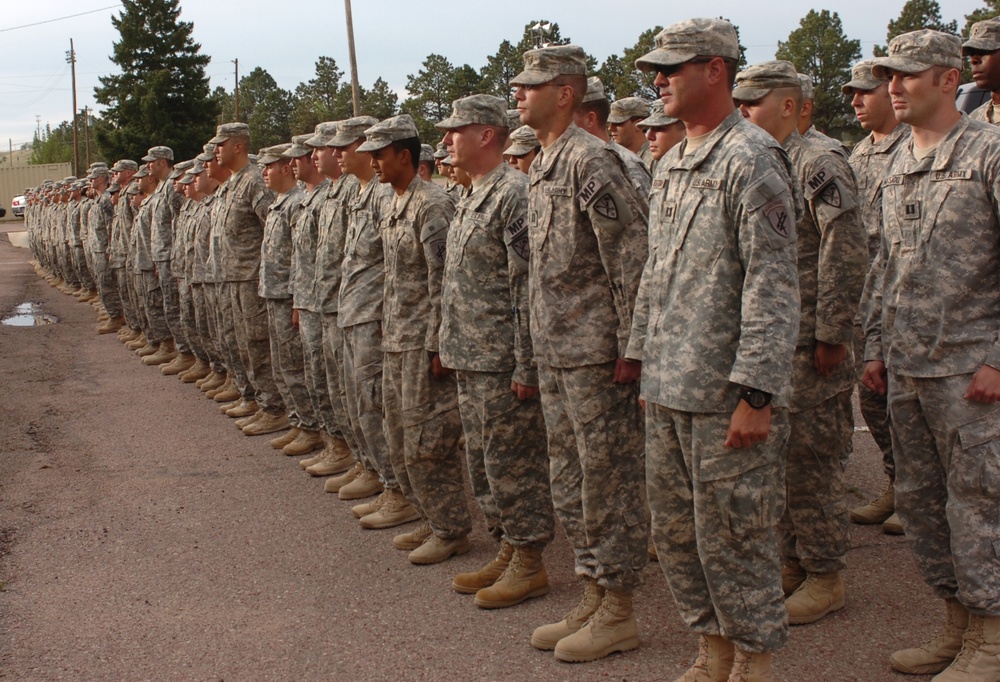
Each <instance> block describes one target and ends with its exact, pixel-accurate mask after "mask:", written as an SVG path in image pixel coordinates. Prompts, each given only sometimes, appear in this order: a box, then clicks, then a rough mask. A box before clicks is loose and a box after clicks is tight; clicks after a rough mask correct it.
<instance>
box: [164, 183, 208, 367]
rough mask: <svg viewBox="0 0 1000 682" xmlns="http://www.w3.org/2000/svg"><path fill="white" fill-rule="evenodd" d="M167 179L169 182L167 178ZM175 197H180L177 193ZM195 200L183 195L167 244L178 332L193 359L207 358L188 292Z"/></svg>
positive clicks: (189, 287)
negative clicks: (172, 236) (168, 243)
mask: <svg viewBox="0 0 1000 682" xmlns="http://www.w3.org/2000/svg"><path fill="white" fill-rule="evenodd" d="M168 182H172V180H171V181H168ZM176 194H178V196H182V195H181V193H179V192H177V193H176ZM195 203H196V202H194V201H192V200H191V199H188V198H186V197H185V198H183V200H182V202H181V205H180V208H179V209H178V211H177V217H176V218H174V238H173V240H172V242H171V246H170V274H171V276H172V277H173V278H174V281H176V282H177V301H178V309H179V314H180V323H181V333H182V334H183V335H184V342H185V344H186V345H185V348H186V349H187V352H188V353H191V354H192V355H194V356H195V357H196V358H199V359H201V360H207V359H208V356H207V355H206V353H205V350H204V343H203V342H202V340H201V336H200V335H199V334H198V322H197V319H196V317H195V312H194V297H193V296H192V293H191V280H190V279H189V277H188V276H189V272H190V267H189V265H188V258H189V257H190V249H191V233H192V230H193V229H194V225H193V222H192V218H193V217H194V207H195Z"/></svg>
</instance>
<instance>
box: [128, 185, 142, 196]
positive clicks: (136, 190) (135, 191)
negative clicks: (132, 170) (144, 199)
mask: <svg viewBox="0 0 1000 682" xmlns="http://www.w3.org/2000/svg"><path fill="white" fill-rule="evenodd" d="M138 193H139V185H137V184H136V183H134V182H132V183H129V186H128V187H127V188H126V189H125V194H128V195H129V196H135V195H136V194H138Z"/></svg>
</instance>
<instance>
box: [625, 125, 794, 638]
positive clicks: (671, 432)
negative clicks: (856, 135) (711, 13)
mask: <svg viewBox="0 0 1000 682" xmlns="http://www.w3.org/2000/svg"><path fill="white" fill-rule="evenodd" d="M688 145H689V143H688V142H682V143H681V144H678V145H677V146H675V147H674V148H673V149H671V150H670V151H669V152H667V154H666V155H665V156H664V157H663V159H662V163H660V164H658V165H657V172H656V177H655V178H654V179H653V191H652V194H651V198H650V220H649V229H650V232H649V234H650V236H649V247H650V256H649V260H648V262H647V263H646V266H645V268H644V270H643V274H642V284H641V286H640V289H639V294H638V299H637V301H636V306H635V316H634V322H633V328H632V337H631V340H630V341H629V346H628V353H627V355H626V357H628V358H633V359H636V360H642V361H643V368H642V393H641V395H642V397H643V398H644V399H645V400H646V475H647V479H648V480H647V489H648V491H649V507H650V511H651V512H652V518H653V520H652V526H653V540H654V541H655V543H656V547H657V550H658V553H659V556H660V566H661V568H662V569H663V574H664V575H665V576H666V579H667V582H668V583H669V585H670V588H671V592H672V593H673V595H674V599H675V600H676V602H677V604H678V607H679V608H680V611H681V616H682V617H683V619H684V621H685V622H686V623H687V624H688V626H689V627H691V629H692V630H694V631H696V632H698V633H699V634H702V635H721V636H723V637H725V638H726V639H728V640H730V641H731V642H733V643H735V644H736V645H737V647H739V648H741V649H744V650H746V651H754V652H761V651H771V650H773V649H776V648H778V647H779V646H781V645H782V644H783V643H784V642H785V640H786V638H787V625H786V612H785V604H784V597H783V595H782V591H781V585H780V581H779V572H780V569H779V563H780V562H779V556H778V546H777V541H776V537H775V524H776V523H777V521H778V519H779V518H780V517H781V514H782V512H783V509H784V492H785V489H784V463H783V461H782V451H783V448H784V445H785V441H786V439H787V438H788V413H787V409H786V408H787V407H788V404H789V397H790V393H791V386H790V376H791V371H792V355H793V349H794V345H795V338H796V335H797V333H798V327H799V324H798V323H799V292H798V277H797V274H796V263H795V254H796V245H795V224H794V218H793V214H792V210H791V209H792V207H793V206H794V205H795V202H794V200H793V196H794V195H793V192H792V189H791V187H790V184H789V176H790V173H791V165H790V163H789V161H788V159H787V157H786V155H785V153H784V152H783V151H782V149H781V148H780V146H778V143H777V142H775V140H774V138H772V137H771V136H770V135H768V134H767V133H765V132H763V131H762V130H760V129H759V128H757V127H756V126H754V125H752V124H751V123H749V122H748V121H745V120H744V119H743V117H742V116H741V115H740V112H739V111H734V112H733V113H731V114H730V115H729V116H728V117H727V118H726V119H725V120H724V121H723V122H722V123H721V124H720V125H719V127H718V128H716V129H715V130H714V131H713V132H712V133H711V134H709V136H708V137H707V139H705V140H704V141H703V142H702V144H701V145H700V146H698V147H697V148H696V149H692V150H690V151H689V150H688ZM741 385H745V386H749V387H752V388H756V389H758V390H761V391H765V392H767V393H770V394H772V396H773V400H772V403H771V405H772V415H771V431H770V433H769V435H768V438H767V440H766V441H765V442H763V443H757V444H755V445H752V446H750V447H744V448H741V449H730V448H726V447H725V446H724V443H725V441H726V432H727V429H728V427H729V423H730V419H731V415H732V413H733V410H734V409H736V407H737V405H738V403H739V401H740V395H741Z"/></svg>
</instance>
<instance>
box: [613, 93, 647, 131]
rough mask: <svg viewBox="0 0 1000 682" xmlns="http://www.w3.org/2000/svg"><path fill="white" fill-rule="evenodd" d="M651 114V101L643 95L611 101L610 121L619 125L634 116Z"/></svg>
mask: <svg viewBox="0 0 1000 682" xmlns="http://www.w3.org/2000/svg"><path fill="white" fill-rule="evenodd" d="M647 116H649V102H648V101H646V100H644V99H643V98H642V97H622V98H621V99H616V100H615V101H614V102H612V103H611V113H610V114H609V115H608V123H614V124H615V125H618V124H620V123H624V122H625V121H628V120H629V119H632V118H646V117H647Z"/></svg>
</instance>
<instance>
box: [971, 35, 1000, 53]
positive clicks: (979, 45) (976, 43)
mask: <svg viewBox="0 0 1000 682" xmlns="http://www.w3.org/2000/svg"><path fill="white" fill-rule="evenodd" d="M966 50H981V51H983V52H994V51H995V50H1000V44H998V43H991V42H988V41H985V40H976V39H974V38H970V39H969V40H966V41H965V42H964V43H962V56H965V57H968V56H969V55H968V54H966V52H965V51H966Z"/></svg>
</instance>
